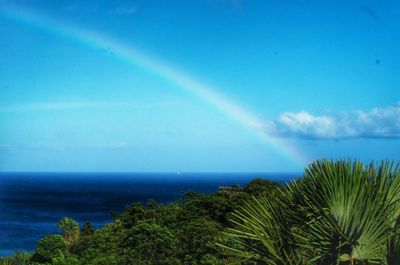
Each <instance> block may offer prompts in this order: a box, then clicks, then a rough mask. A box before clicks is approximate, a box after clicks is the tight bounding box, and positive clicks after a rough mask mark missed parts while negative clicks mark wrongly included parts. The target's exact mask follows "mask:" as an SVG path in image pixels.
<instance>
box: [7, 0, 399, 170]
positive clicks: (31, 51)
mask: <svg viewBox="0 0 400 265" xmlns="http://www.w3.org/2000/svg"><path fill="white" fill-rule="evenodd" d="M0 47H1V49H0V58H2V59H1V60H2V63H1V64H0V127H1V130H0V171H135V172H138V171H139V172H141V171H153V172H154V171H157V172H159V171H170V172H175V171H190V172H246V171H247V172H249V171H251V172H262V171H301V170H302V169H303V167H304V166H306V164H307V163H309V162H310V161H312V160H314V159H319V158H323V157H326V158H334V159H335V158H348V157H352V158H358V159H361V160H363V161H366V162H368V161H371V160H381V159H387V158H388V159H397V160H398V159H400V151H399V150H400V141H399V138H400V103H399V102H400V92H399V91H400V88H399V84H400V74H399V70H398V69H400V59H399V58H400V50H399V49H398V47H400V3H399V2H398V1H384V2H383V1H278V0H276V1H245V0H243V1H240V0H236V1H230V0H206V1H71V0H69V1H63V0H62V1H45V0H38V1H9V0H0Z"/></svg>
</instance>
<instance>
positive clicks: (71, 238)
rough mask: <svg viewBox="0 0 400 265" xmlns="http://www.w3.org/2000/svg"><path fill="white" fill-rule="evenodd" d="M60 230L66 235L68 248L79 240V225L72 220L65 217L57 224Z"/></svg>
mask: <svg viewBox="0 0 400 265" xmlns="http://www.w3.org/2000/svg"><path fill="white" fill-rule="evenodd" d="M57 225H58V228H59V229H60V230H61V231H62V232H63V233H64V240H65V243H66V244H67V247H68V248H69V247H71V246H72V244H73V243H75V242H76V241H77V240H78V238H79V233H80V231H79V224H78V222H77V221H75V220H74V219H72V218H69V217H64V218H63V219H61V220H60V221H58V223H57Z"/></svg>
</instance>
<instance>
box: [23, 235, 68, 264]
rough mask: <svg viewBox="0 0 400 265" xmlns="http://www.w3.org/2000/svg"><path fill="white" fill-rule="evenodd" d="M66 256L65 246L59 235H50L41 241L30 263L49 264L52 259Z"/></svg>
mask: <svg viewBox="0 0 400 265" xmlns="http://www.w3.org/2000/svg"><path fill="white" fill-rule="evenodd" d="M66 254H67V244H66V243H65V241H64V238H63V237H62V236H60V235H51V236H47V237H45V238H43V239H41V240H40V241H39V243H38V246H37V250H36V252H35V253H34V254H33V255H32V258H31V261H32V262H37V263H46V262H47V263H50V262H52V261H53V259H54V258H61V257H64V256H65V255H66Z"/></svg>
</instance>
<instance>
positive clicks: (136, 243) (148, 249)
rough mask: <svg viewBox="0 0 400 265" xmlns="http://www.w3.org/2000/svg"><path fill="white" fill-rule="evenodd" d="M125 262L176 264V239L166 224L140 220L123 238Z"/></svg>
mask: <svg viewBox="0 0 400 265" xmlns="http://www.w3.org/2000/svg"><path fill="white" fill-rule="evenodd" d="M121 246H122V248H123V249H124V259H125V261H126V262H125V264H138V265H140V264H160V265H161V264H165V265H167V264H171V265H172V264H176V263H177V261H176V253H177V249H176V239H175V236H174V234H173V233H172V232H171V231H170V230H169V229H168V228H167V227H165V226H161V225H159V224H156V223H152V222H148V221H138V222H137V223H136V224H135V225H134V226H133V227H132V228H130V229H128V230H126V231H125V233H124V237H123V239H122V244H121Z"/></svg>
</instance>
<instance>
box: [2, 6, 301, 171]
mask: <svg viewBox="0 0 400 265" xmlns="http://www.w3.org/2000/svg"><path fill="white" fill-rule="evenodd" d="M0 15H1V16H2V17H3V18H7V19H11V20H13V21H15V22H18V23H23V24H26V25H29V26H34V27H36V28H40V29H41V30H44V31H47V32H50V33H51V34H53V35H55V36H58V37H62V38H66V39H70V40H73V41H74V42H76V43H80V44H81V45H85V46H88V47H91V48H95V49H101V50H102V49H106V50H108V51H110V52H111V53H112V54H113V56H114V57H116V58H118V59H120V60H123V61H124V62H126V63H129V64H131V65H133V66H135V67H140V68H143V69H145V70H146V71H148V72H150V73H152V74H154V75H156V76H158V77H161V78H163V79H165V80H167V81H168V82H171V83H173V84H174V85H176V86H177V87H179V88H181V89H184V90H186V91H187V92H189V93H191V94H192V95H194V96H195V97H197V98H200V99H202V100H203V101H204V102H206V103H208V104H209V105H211V106H213V107H214V108H216V109H218V110H219V111H220V112H221V113H223V114H225V115H226V116H228V117H229V118H231V119H233V120H235V121H236V122H237V123H239V124H241V125H242V126H244V127H245V128H247V129H249V130H250V131H251V132H253V133H255V135H257V137H259V138H260V139H261V140H262V143H264V144H268V145H270V146H271V147H273V148H274V149H275V150H276V151H277V152H278V153H279V154H280V155H281V156H282V157H283V158H285V159H288V160H290V161H292V162H294V163H295V164H296V165H297V166H301V167H304V166H305V164H306V163H307V162H308V161H307V160H308V159H307V157H306V156H305V155H304V154H302V153H301V152H300V151H299V150H298V149H297V148H296V147H295V146H294V145H293V144H290V143H289V142H288V141H286V140H285V139H283V138H279V137H273V136H271V135H268V133H266V132H265V121H263V120H261V119H260V118H258V117H257V116H256V115H254V114H252V113H250V112H249V111H247V110H246V109H244V108H243V107H242V106H240V105H238V104H237V103H235V102H233V101H231V100H229V99H227V98H226V97H224V96H223V95H221V94H219V93H217V91H218V90H217V89H215V88H213V87H211V86H208V85H205V84H203V83H201V82H200V81H198V80H196V79H194V78H192V77H191V76H190V75H188V74H187V73H184V72H183V71H181V70H178V69H176V68H174V67H172V66H171V65H168V64H166V63H164V62H162V61H161V60H158V59H155V58H152V57H150V56H148V55H146V54H145V53H143V52H140V51H138V50H137V49H135V48H134V47H133V46H132V45H130V44H126V43H123V42H121V41H118V40H115V39H112V38H110V37H107V36H105V35H103V34H100V33H97V32H94V31H89V30H85V29H82V28H80V27H76V26H74V25H70V24H66V23H64V22H62V21H59V20H56V19H53V18H51V17H48V16H44V15H43V14H40V13H38V12H34V11H32V10H28V9H26V8H22V7H16V6H8V5H7V6H6V7H3V8H2V7H0Z"/></svg>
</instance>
